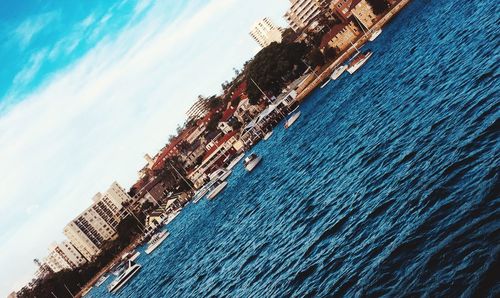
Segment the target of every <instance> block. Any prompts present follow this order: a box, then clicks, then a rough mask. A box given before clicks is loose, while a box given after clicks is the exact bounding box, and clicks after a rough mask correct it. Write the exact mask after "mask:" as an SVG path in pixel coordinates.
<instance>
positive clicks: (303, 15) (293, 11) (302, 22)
mask: <svg viewBox="0 0 500 298" xmlns="http://www.w3.org/2000/svg"><path fill="white" fill-rule="evenodd" d="M290 2H291V5H290V8H289V9H288V10H287V11H286V13H285V15H284V18H285V20H286V21H287V23H288V24H289V25H290V27H291V28H292V29H293V30H294V31H299V30H300V29H302V28H304V27H306V26H308V25H309V23H311V22H312V20H314V18H315V17H316V16H318V15H319V14H320V12H321V6H320V3H319V2H318V1H317V0H290Z"/></svg>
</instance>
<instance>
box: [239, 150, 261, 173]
mask: <svg viewBox="0 0 500 298" xmlns="http://www.w3.org/2000/svg"><path fill="white" fill-rule="evenodd" d="M261 159H262V157H260V156H258V155H257V154H255V153H252V154H250V155H249V156H248V157H247V158H245V161H244V162H243V165H244V166H245V170H247V171H248V172H251V171H252V170H253V169H254V168H255V167H256V166H257V165H258V164H259V163H260V161H261Z"/></svg>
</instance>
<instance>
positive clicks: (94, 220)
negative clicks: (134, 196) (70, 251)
mask: <svg viewBox="0 0 500 298" xmlns="http://www.w3.org/2000/svg"><path fill="white" fill-rule="evenodd" d="M128 200H131V198H130V196H129V195H128V194H127V193H126V192H125V190H124V189H123V188H121V187H120V185H118V183H116V182H114V183H113V184H112V185H111V187H110V188H109V189H108V190H107V191H106V193H105V194H101V193H97V194H96V195H95V196H94V198H93V201H94V203H93V204H92V205H91V206H90V207H88V208H87V209H85V210H84V211H83V212H82V213H80V214H79V215H78V216H77V217H76V218H75V219H74V220H72V221H71V222H70V223H68V224H67V225H66V227H65V228H64V235H66V237H68V239H69V241H70V242H71V244H72V245H73V246H74V247H75V248H76V249H77V250H78V251H79V252H80V253H81V254H82V255H83V256H84V257H85V259H87V260H91V259H92V258H93V257H94V256H96V255H97V254H99V253H100V252H101V247H102V245H103V244H104V242H105V241H107V240H113V239H115V238H116V237H117V233H116V227H117V226H118V224H119V223H120V221H121V220H122V219H123V218H124V217H125V216H126V214H127V212H126V210H124V208H123V203H124V202H125V201H128Z"/></svg>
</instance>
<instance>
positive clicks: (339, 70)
mask: <svg viewBox="0 0 500 298" xmlns="http://www.w3.org/2000/svg"><path fill="white" fill-rule="evenodd" d="M346 69H347V65H340V66H339V67H337V68H335V70H334V71H333V73H332V75H331V76H330V78H331V79H332V80H334V81H335V80H336V79H338V78H339V77H340V76H341V75H342V74H343V73H344V72H345V71H346Z"/></svg>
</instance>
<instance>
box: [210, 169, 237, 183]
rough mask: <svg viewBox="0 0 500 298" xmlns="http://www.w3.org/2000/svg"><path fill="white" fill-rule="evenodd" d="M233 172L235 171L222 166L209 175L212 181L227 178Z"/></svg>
mask: <svg viewBox="0 0 500 298" xmlns="http://www.w3.org/2000/svg"><path fill="white" fill-rule="evenodd" d="M232 172H233V171H231V170H227V169H224V168H220V169H218V170H216V171H215V172H213V173H211V174H210V175H208V178H209V179H210V181H214V180H219V181H224V180H226V179H227V177H229V175H231V173H232Z"/></svg>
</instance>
